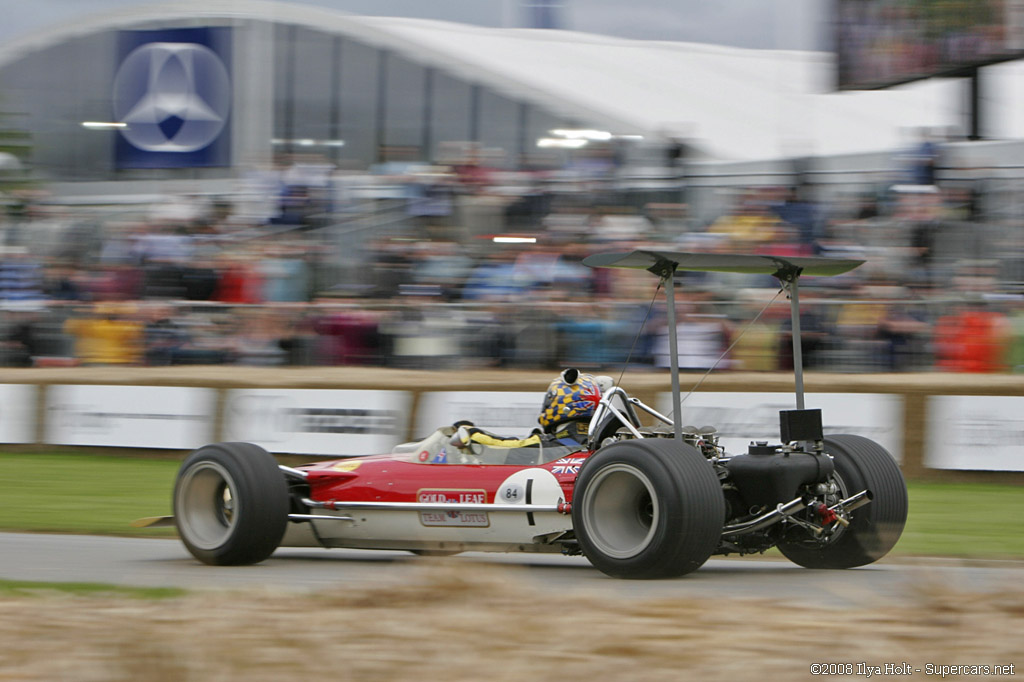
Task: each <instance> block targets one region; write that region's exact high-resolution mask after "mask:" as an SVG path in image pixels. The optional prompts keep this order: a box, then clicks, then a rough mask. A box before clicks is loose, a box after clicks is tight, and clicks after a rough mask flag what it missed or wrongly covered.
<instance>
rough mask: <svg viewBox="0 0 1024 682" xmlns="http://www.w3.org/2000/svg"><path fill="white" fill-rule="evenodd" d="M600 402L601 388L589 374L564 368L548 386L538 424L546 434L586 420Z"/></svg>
mask: <svg viewBox="0 0 1024 682" xmlns="http://www.w3.org/2000/svg"><path fill="white" fill-rule="evenodd" d="M600 401H601V387H600V385H599V384H598V382H597V379H596V378H595V377H594V376H592V375H590V374H581V373H580V371H579V370H578V369H567V370H565V371H564V372H562V373H561V374H560V375H559V376H558V378H557V379H555V380H554V381H552V382H551V385H550V386H548V391H547V393H546V394H545V395H544V405H543V407H541V411H540V416H539V417H538V418H537V421H538V422H540V425H541V427H543V429H544V430H545V431H551V430H552V429H553V428H554V427H555V426H558V425H559V424H562V423H564V422H567V421H572V420H575V419H589V418H590V417H592V416H593V414H594V411H595V410H596V409H597V404H598V403H599V402H600Z"/></svg>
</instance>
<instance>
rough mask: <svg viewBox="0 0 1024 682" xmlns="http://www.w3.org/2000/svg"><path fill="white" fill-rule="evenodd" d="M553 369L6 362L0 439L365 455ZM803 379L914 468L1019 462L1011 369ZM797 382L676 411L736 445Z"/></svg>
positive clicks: (1023, 443)
mask: <svg viewBox="0 0 1024 682" xmlns="http://www.w3.org/2000/svg"><path fill="white" fill-rule="evenodd" d="M552 376H553V372H544V371H529V372H527V371H521V372H519V371H517V372H507V371H488V370H478V371H465V372H426V371H411V370H396V369H380V368H358V367H348V368H294V369H275V368H249V367H245V368H243V367H224V366H217V367H195V368H186V367H173V368H156V367H146V368H108V367H84V368H83V367H78V368H49V369H35V368H33V369H10V370H3V371H0V444H3V447H4V448H5V449H8V450H18V449H28V450H30V451H39V450H40V449H41V448H43V447H46V448H47V449H52V448H53V447H54V446H85V447H92V448H139V449H146V450H163V451H167V452H168V453H174V455H175V456H176V455H178V454H180V451H182V450H189V449H192V448H195V447H198V446H199V445H202V444H205V443H209V442H215V441H220V440H246V441H251V442H256V443H258V444H260V445H262V446H264V447H266V448H267V449H268V450H270V451H271V452H275V453H278V454H300V455H315V456H345V455H361V454H370V453H375V452H384V451H387V450H389V449H390V448H391V447H392V446H394V445H395V444H397V443H400V442H404V441H408V440H414V439H416V438H419V437H421V436H423V435H425V434H426V433H427V432H429V431H430V430H431V429H433V428H434V427H436V426H439V425H442V424H448V423H451V422H453V421H455V420H457V419H469V420H471V421H474V422H475V423H477V424H478V425H480V426H482V427H484V428H488V429H492V430H495V431H498V432H502V433H507V434H510V435H511V434H524V433H527V432H529V430H530V429H531V428H533V427H534V426H535V424H536V423H535V419H536V415H537V413H538V412H539V410H540V404H541V400H542V398H543V394H544V390H545V389H546V388H547V385H548V383H549V382H550V380H551V378H552ZM615 376H616V378H618V376H617V374H615ZM696 378H697V377H696V376H694V377H693V379H694V380H696ZM685 379H686V377H684V382H683V383H684V393H685V392H686V391H687V390H688V388H689V387H688V386H686V381H685ZM668 383H669V378H668V375H667V373H665V374H664V376H663V375H662V373H660V372H649V371H643V372H636V373H627V374H626V376H625V377H624V378H623V380H622V382H621V384H622V385H623V386H624V387H626V388H627V390H629V391H630V393H632V394H633V395H635V396H637V397H638V398H640V399H641V400H643V401H644V402H645V403H647V404H649V405H652V406H658V407H660V408H661V409H662V410H663V411H664V409H665V407H664V406H665V402H666V400H665V394H666V393H667V392H668V389H669V385H668ZM805 385H806V390H807V401H808V406H809V407H821V408H822V410H823V414H824V421H825V424H826V434H827V433H829V432H831V433H836V432H844V433H861V434H863V435H865V436H867V437H869V438H872V439H874V440H877V441H878V442H880V443H882V444H883V445H884V446H885V447H886V448H887V449H889V450H890V451H891V452H892V453H893V455H894V456H895V457H896V458H897V459H899V460H900V461H901V464H902V467H903V470H904V472H905V474H906V475H907V476H908V477H921V476H925V475H929V473H933V472H936V471H938V470H957V471H991V472H1024V419H1022V418H1021V417H1020V416H1019V415H1021V414H1024V382H1022V381H1021V379H1020V377H1018V376H1013V375H958V374H898V375H881V374H879V375H864V374H856V375H845V374H813V373H812V374H808V375H807V376H806V379H805ZM792 390H793V385H792V377H791V376H790V375H787V374H781V373H780V374H776V373H726V374H719V375H712V376H710V377H708V378H707V379H706V380H705V381H704V383H703V384H702V385H701V388H700V391H699V392H697V393H694V394H693V395H692V396H690V397H689V398H688V399H687V400H686V401H685V402H684V404H683V412H684V417H683V422H684V423H686V424H692V425H694V426H698V427H700V426H704V425H705V424H710V425H714V426H716V427H717V428H718V429H719V432H720V434H721V435H722V438H723V442H724V443H725V444H726V445H727V447H728V449H729V451H730V452H741V451H743V450H744V449H745V446H746V443H747V442H749V440H753V439H755V438H756V439H759V440H764V439H769V440H773V441H774V440H776V439H777V438H778V416H777V414H778V410H779V409H790V408H792V406H793V405H792V402H791V401H792V393H791V392H792Z"/></svg>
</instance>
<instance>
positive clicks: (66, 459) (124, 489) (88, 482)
mask: <svg viewBox="0 0 1024 682" xmlns="http://www.w3.org/2000/svg"><path fill="white" fill-rule="evenodd" d="M177 470H178V462H177V461H174V460H170V459H168V460H163V459H133V458H126V457H112V456H95V455H79V454H74V455H65V454H9V453H0V500H3V504H2V505H0V529H2V530H15V531H35V532H62V533H93V534H101V535H137V536H146V537H154V536H170V535H174V529H173V528H149V529H136V528H132V527H131V526H130V525H129V524H130V523H131V521H132V520H134V519H137V518H142V517H146V516H161V515H166V514H170V513H171V490H172V487H173V485H174V477H175V475H176V473H177ZM909 495H910V518H909V519H908V521H907V527H906V530H905V531H904V534H903V537H902V539H901V540H900V542H899V544H898V545H897V546H896V549H895V550H894V554H897V555H899V554H903V555H922V556H952V557H965V558H981V559H1024V533H1020V531H1019V519H1021V518H1024V488H1021V487H1020V486H1011V485H1005V486H1004V485H998V484H987V483H986V484H976V483H946V482H928V483H925V482H912V483H910V484H909Z"/></svg>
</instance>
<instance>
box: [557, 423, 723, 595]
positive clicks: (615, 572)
mask: <svg viewBox="0 0 1024 682" xmlns="http://www.w3.org/2000/svg"><path fill="white" fill-rule="evenodd" d="M572 520H573V527H574V529H575V532H576V538H577V540H578V541H579V543H580V549H582V550H583V554H584V555H585V556H586V557H587V559H589V560H590V563H592V564H593V565H594V566H595V567H596V568H597V569H599V570H600V571H602V572H603V573H606V574H607V575H610V576H612V577H614V578H632V579H657V578H674V577H677V576H681V575H685V574H687V573H690V572H691V571H694V570H696V569H698V568H700V567H701V566H702V565H703V564H704V562H705V561H707V560H708V557H710V556H711V554H712V553H713V552H714V551H715V549H716V548H717V547H718V543H719V540H720V538H721V535H722V525H723V523H724V520H725V500H724V498H723V495H722V488H721V484H720V483H719V481H718V476H717V475H716V474H715V471H714V469H713V468H712V466H711V464H710V463H709V462H708V461H707V459H705V457H704V456H703V455H702V454H701V453H700V451H698V450H697V449H696V448H695V447H693V446H692V445H688V444H685V443H677V442H675V441H672V440H664V439H653V438H651V439H646V440H628V441H620V442H618V443H613V444H611V445H609V446H607V447H604V448H601V449H600V450H598V451H597V452H596V453H594V454H593V455H592V456H590V457H589V458H588V459H587V461H586V463H585V464H584V465H583V468H582V470H581V471H580V475H579V478H578V479H577V481H576V486H575V490H574V492H573V504H572Z"/></svg>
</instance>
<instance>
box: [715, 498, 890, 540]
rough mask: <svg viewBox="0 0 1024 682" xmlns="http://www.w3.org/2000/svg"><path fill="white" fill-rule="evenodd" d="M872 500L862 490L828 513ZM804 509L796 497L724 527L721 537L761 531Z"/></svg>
mask: <svg viewBox="0 0 1024 682" xmlns="http://www.w3.org/2000/svg"><path fill="white" fill-rule="evenodd" d="M872 499H874V494H872V492H871V491H870V490H862V491H860V492H859V493H857V494H856V495H851V496H850V497H847V498H846V499H845V500H840V501H839V502H837V503H835V504H834V505H832V506H831V507H829V511H833V512H835V511H843V512H851V511H853V510H854V509H860V508H861V507H863V506H864V505H866V504H869V503H870V502H871V500H872ZM806 508H807V503H806V502H804V499H803V498H802V497H798V498H796V499H795V500H791V501H789V502H787V503H786V504H780V505H778V506H776V507H775V509H773V510H772V511H770V512H766V513H764V514H762V515H761V516H758V517H757V518H753V519H750V520H749V521H744V522H743V523H734V524H732V525H731V526H726V527H725V528H723V529H722V535H723V536H724V535H745V534H747V533H753V532H754V531H757V530H763V529H765V528H767V527H768V526H773V525H775V524H776V523H778V522H779V521H782V520H783V519H784V518H786V517H787V516H792V515H793V514H796V513H797V512H800V511H803V510H804V509H806Z"/></svg>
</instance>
